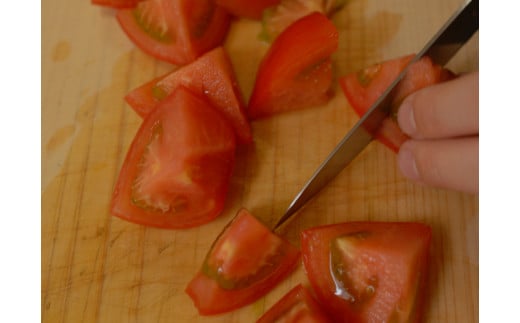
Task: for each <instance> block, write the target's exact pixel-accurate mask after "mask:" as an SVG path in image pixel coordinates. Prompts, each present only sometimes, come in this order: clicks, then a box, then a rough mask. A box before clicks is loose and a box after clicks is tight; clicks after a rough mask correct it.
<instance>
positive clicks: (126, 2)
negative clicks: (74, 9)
mask: <svg viewBox="0 0 520 323" xmlns="http://www.w3.org/2000/svg"><path fill="white" fill-rule="evenodd" d="M139 1H142V0H91V3H92V4H95V5H99V6H105V7H112V8H133V7H135V6H136V5H137V3H138V2H139Z"/></svg>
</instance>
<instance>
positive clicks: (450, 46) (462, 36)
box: [273, 0, 478, 230]
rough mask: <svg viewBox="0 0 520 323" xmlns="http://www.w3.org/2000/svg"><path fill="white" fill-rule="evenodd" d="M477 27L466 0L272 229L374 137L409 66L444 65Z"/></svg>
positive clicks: (475, 2)
mask: <svg viewBox="0 0 520 323" xmlns="http://www.w3.org/2000/svg"><path fill="white" fill-rule="evenodd" d="M477 30H478V0H472V1H468V2H466V3H465V4H464V5H463V6H462V7H461V8H459V9H458V10H457V11H456V12H455V13H454V14H453V15H452V16H451V17H450V18H449V19H448V21H447V22H446V23H445V24H444V25H443V26H442V28H441V29H440V30H439V31H438V32H437V33H436V34H435V36H433V38H432V39H431V40H430V41H429V42H428V43H427V44H426V45H425V46H424V48H423V49H422V50H421V51H420V52H419V53H418V54H417V55H416V56H415V57H414V58H413V59H412V60H411V61H410V62H409V63H408V65H407V66H406V67H405V68H404V70H403V71H402V72H401V73H400V74H399V76H398V77H397V78H396V79H395V80H394V81H393V82H392V84H391V85H390V86H389V87H388V88H387V90H386V91H385V92H384V93H383V94H382V95H381V97H379V99H378V100H377V101H376V102H375V103H374V104H373V105H372V107H371V108H370V109H369V110H368V112H367V113H365V114H364V115H363V117H362V118H361V119H360V120H359V121H358V122H357V123H356V124H355V125H354V127H353V128H352V129H351V130H350V131H349V132H348V133H347V135H346V136H345V137H344V138H343V139H342V140H341V141H340V143H339V144H338V145H337V146H336V147H335V148H334V150H333V151H332V152H331V153H330V154H329V156H328V157H327V158H326V159H325V161H324V162H323V163H322V164H321V165H320V166H319V167H318V169H317V170H316V171H315V172H314V174H313V175H312V176H311V178H310V179H309V180H308V181H307V183H306V184H305V186H304V187H303V189H302V190H301V191H300V192H299V193H298V194H297V195H296V197H295V198H294V200H293V201H292V202H291V204H290V205H289V208H288V209H287V211H286V212H285V214H284V215H283V216H282V217H280V219H279V220H278V221H277V223H276V224H275V226H274V228H273V230H276V229H278V228H280V227H281V226H282V224H284V223H285V222H286V221H287V220H288V219H290V218H291V216H292V215H294V214H295V213H296V212H297V211H298V210H299V209H300V208H301V207H302V206H303V205H305V204H306V203H307V202H308V201H309V200H310V199H311V198H312V197H313V196H314V195H315V194H316V193H318V192H319V191H320V190H321V189H322V188H323V187H325V185H327V184H328V183H329V182H330V181H331V180H332V179H333V178H334V177H336V175H337V174H338V173H339V172H341V170H343V169H344V168H345V167H346V166H347V165H348V164H349V163H350V162H351V161H352V160H353V159H354V158H355V157H356V156H357V155H358V154H359V153H360V152H361V151H362V150H363V149H364V148H365V147H366V146H367V145H368V144H369V143H370V142H371V141H372V139H373V138H374V137H373V134H374V133H375V132H376V131H377V130H378V128H379V126H380V125H381V123H382V122H383V120H384V119H385V118H386V117H387V116H388V115H389V113H390V110H391V104H390V102H391V101H392V97H393V93H394V90H395V89H396V87H397V85H398V84H399V82H400V81H401V80H402V79H403V77H404V76H405V75H406V73H407V71H408V68H409V67H410V65H412V64H414V63H415V62H417V61H418V60H419V59H421V58H422V57H423V56H428V57H430V58H431V59H432V60H433V62H434V63H436V64H439V65H445V64H446V63H447V62H448V61H449V60H450V59H451V58H452V57H453V56H454V55H455V53H457V51H458V50H459V49H460V48H461V47H462V46H463V45H464V44H465V43H466V42H467V41H468V40H469V39H470V38H471V36H472V35H473V34H474V33H475V32H476V31H477Z"/></svg>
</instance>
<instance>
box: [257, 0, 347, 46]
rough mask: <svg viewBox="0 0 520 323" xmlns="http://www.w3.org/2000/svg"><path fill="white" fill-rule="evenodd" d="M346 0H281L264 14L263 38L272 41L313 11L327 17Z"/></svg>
mask: <svg viewBox="0 0 520 323" xmlns="http://www.w3.org/2000/svg"><path fill="white" fill-rule="evenodd" d="M345 2H346V0H281V1H280V3H279V4H277V5H276V6H273V7H270V8H267V9H266V10H265V11H264V13H263V15H262V33H261V38H262V39H264V40H266V41H268V42H272V41H273V40H274V39H275V38H276V37H277V36H278V35H279V34H280V33H281V32H282V31H283V30H284V29H285V28H287V27H288V26H290V25H291V24H292V23H293V22H295V21H296V20H298V19H300V18H302V17H305V16H307V15H309V14H311V13H313V12H320V13H322V14H324V15H326V16H327V17H330V16H332V14H334V13H335V12H336V11H338V10H339V9H341V8H342V7H343V5H345Z"/></svg>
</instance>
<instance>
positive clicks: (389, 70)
mask: <svg viewBox="0 0 520 323" xmlns="http://www.w3.org/2000/svg"><path fill="white" fill-rule="evenodd" d="M413 57H414V55H408V56H404V57H400V58H397V59H393V60H389V61H385V62H382V63H380V64H375V65H372V66H369V67H367V68H365V69H363V70H361V71H358V72H356V73H351V74H348V75H346V76H344V77H342V78H340V80H339V83H340V84H341V87H342V89H343V92H344V93H345V96H346V97H347V99H348V101H349V103H350V105H351V106H352V108H353V109H354V111H356V113H357V114H358V115H359V116H360V117H361V116H362V115H364V114H365V113H366V112H367V111H368V110H369V109H370V107H371V106H372V104H374V103H375V102H376V101H377V99H378V98H379V97H380V96H381V95H382V94H383V92H384V91H385V90H386V89H387V88H388V87H389V86H390V84H392V82H393V81H394V80H395V78H397V76H399V74H400V73H401V72H402V71H403V70H404V68H405V67H406V65H408V63H409V62H410V61H411V60H412V59H413ZM452 77H453V74H452V73H451V72H450V71H448V70H446V69H443V68H442V67H441V66H439V65H435V64H434V63H433V62H432V60H431V59H430V58H429V57H423V58H422V59H420V60H419V61H417V62H415V63H414V64H413V65H412V66H410V69H409V70H408V72H407V74H406V76H405V77H404V78H403V80H402V81H401V83H400V84H399V87H398V88H397V89H396V95H395V97H394V99H393V103H392V106H393V110H394V115H392V116H390V117H388V118H387V119H385V120H384V121H383V124H382V125H381V127H380V128H379V130H378V132H377V133H376V138H377V139H379V140H380V141H381V142H382V143H384V144H385V145H386V146H388V147H389V148H390V149H392V150H393V151H396V152H397V151H398V150H399V147H401V144H402V143H403V142H405V141H406V140H407V139H408V136H406V135H405V134H404V133H403V132H402V131H401V129H400V128H399V125H398V124H397V122H396V121H395V115H396V113H397V109H398V107H399V105H400V104H401V102H402V101H403V100H404V99H405V98H406V97H407V96H408V95H410V94H411V93H413V92H415V91H417V90H420V89H422V88H424V87H426V86H429V85H433V84H435V83H439V82H443V81H446V80H448V79H450V78H452Z"/></svg>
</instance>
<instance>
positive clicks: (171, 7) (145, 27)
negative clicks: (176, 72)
mask: <svg viewBox="0 0 520 323" xmlns="http://www.w3.org/2000/svg"><path fill="white" fill-rule="evenodd" d="M117 19H118V21H119V24H120V25H121V27H122V28H123V30H124V31H125V33H126V34H127V35H128V37H129V38H130V39H131V40H132V41H133V42H134V43H135V44H136V45H137V46H138V47H139V48H141V49H142V50H143V51H144V52H146V53H148V54H149V55H151V56H153V57H155V58H157V59H160V60H164V61H166V62H170V63H172V64H176V65H184V64H187V63H189V62H192V61H194V60H195V59H196V58H197V57H199V56H200V55H202V54H203V53H205V52H206V51H208V50H210V49H212V48H214V47H216V46H218V45H220V44H221V43H222V41H223V40H224V38H225V36H226V34H227V30H228V28H229V23H230V16H229V14H228V13H227V12H226V11H225V10H224V9H223V8H221V7H219V6H217V5H215V4H214V3H213V1H212V0H200V1H191V0H145V1H142V2H139V3H138V4H137V6H136V7H135V8H132V9H121V10H119V11H118V13H117Z"/></svg>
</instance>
